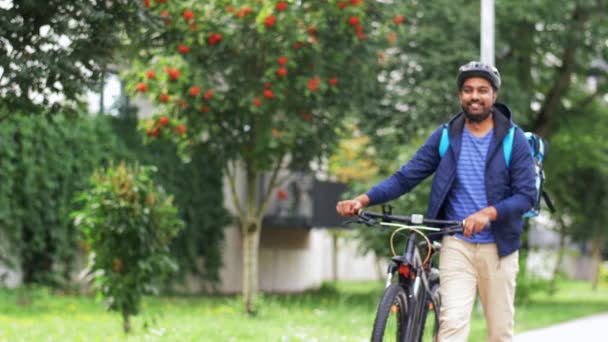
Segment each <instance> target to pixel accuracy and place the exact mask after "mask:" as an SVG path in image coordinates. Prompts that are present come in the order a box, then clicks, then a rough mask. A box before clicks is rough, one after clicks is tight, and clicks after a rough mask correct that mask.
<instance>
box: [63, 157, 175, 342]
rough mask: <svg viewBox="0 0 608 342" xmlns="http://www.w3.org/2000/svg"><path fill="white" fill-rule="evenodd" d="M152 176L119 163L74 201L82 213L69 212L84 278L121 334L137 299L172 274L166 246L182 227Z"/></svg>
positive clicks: (150, 170) (145, 170) (127, 327)
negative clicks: (84, 257) (116, 318)
mask: <svg viewBox="0 0 608 342" xmlns="http://www.w3.org/2000/svg"><path fill="white" fill-rule="evenodd" d="M154 171H155V169H154V168H151V167H140V166H139V165H136V166H134V167H133V166H127V165H126V164H125V163H124V162H123V163H121V164H120V165H119V166H117V167H115V166H113V165H111V166H110V167H108V168H107V170H103V171H99V172H96V173H95V174H93V176H92V177H91V180H90V188H89V189H87V190H86V191H84V192H83V193H82V194H81V195H80V196H78V197H77V199H78V200H79V201H80V202H81V203H82V204H83V208H82V209H80V211H77V212H74V213H73V216H74V217H75V220H74V221H75V224H76V226H77V227H78V228H79V229H80V232H81V233H82V235H83V237H84V239H83V240H84V245H85V247H86V249H87V251H88V252H89V265H88V273H89V275H91V276H92V278H93V279H94V280H95V285H96V286H97V287H98V290H99V292H100V293H101V295H102V296H103V297H104V299H105V300H106V302H107V306H108V309H110V310H113V311H117V312H120V313H121V314H122V318H123V329H124V331H125V332H127V333H128V332H130V331H131V324H130V316H133V315H136V314H137V313H138V312H139V309H140V304H141V298H142V296H143V295H144V294H145V293H150V292H152V293H155V292H158V288H157V286H158V283H159V280H162V278H163V277H165V276H167V275H168V274H170V273H171V272H174V271H176V270H177V265H176V264H175V262H174V261H173V260H172V259H171V257H170V253H169V245H170V243H171V240H172V239H173V238H174V237H175V236H176V235H177V233H178V232H179V230H180V229H182V228H183V226H184V223H183V221H181V220H180V219H179V216H178V213H177V208H175V206H174V205H173V197H171V196H168V195H167V194H166V193H165V191H164V190H163V189H162V188H160V187H157V186H156V185H155V184H154V181H153V179H152V173H153V172H154Z"/></svg>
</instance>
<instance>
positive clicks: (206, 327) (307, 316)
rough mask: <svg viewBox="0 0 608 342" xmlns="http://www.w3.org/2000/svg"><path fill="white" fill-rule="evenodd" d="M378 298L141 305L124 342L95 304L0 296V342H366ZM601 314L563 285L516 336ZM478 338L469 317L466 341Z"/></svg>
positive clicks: (349, 287)
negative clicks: (254, 305)
mask: <svg viewBox="0 0 608 342" xmlns="http://www.w3.org/2000/svg"><path fill="white" fill-rule="evenodd" d="M381 291H382V285H381V284H378V283H339V284H337V285H335V286H328V287H326V288H324V289H322V290H320V291H312V292H307V293H304V294H298V295H266V296H262V297H261V298H260V303H261V304H262V305H261V309H260V311H259V314H258V315H257V316H256V317H253V318H249V317H247V316H245V315H244V314H243V313H242V309H241V301H240V298H238V297H221V296H216V297H162V298H152V297H148V298H145V300H144V302H143V312H142V314H141V315H140V316H137V317H136V318H134V319H133V322H132V325H133V329H134V332H133V333H132V334H130V335H129V336H125V335H124V334H123V333H122V330H121V326H122V325H121V320H120V316H119V315H118V314H115V313H107V312H105V310H104V308H103V305H102V303H101V302H100V301H98V300H96V299H95V298H89V297H78V296H62V295H57V294H51V293H50V292H49V291H48V290H45V289H36V290H35V291H31V292H28V294H29V296H24V291H23V290H0V341H368V340H369V335H370V330H371V325H372V322H373V319H374V310H375V307H376V304H377V300H378V299H379V296H380V293H381ZM25 297H30V298H31V301H27V300H24V299H23V298H25ZM606 311H608V288H600V289H599V290H598V291H597V292H592V291H591V290H590V285H589V284H588V283H579V282H563V283H561V285H560V288H559V292H558V293H557V294H556V295H555V296H554V297H552V298H549V297H547V296H546V295H544V294H537V295H535V296H534V297H533V298H532V300H531V301H530V302H529V303H527V304H525V305H521V306H518V308H517V316H516V330H517V331H518V332H520V331H524V330H528V329H534V328H538V327H542V326H546V325H550V324H553V323H557V322H560V321H565V320H569V319H573V318H577V317H582V316H586V315H590V314H594V313H598V312H606ZM484 337H485V325H484V322H483V317H482V314H481V312H480V311H478V310H475V312H474V314H473V321H472V328H471V338H470V341H483V340H484Z"/></svg>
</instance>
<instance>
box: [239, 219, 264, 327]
mask: <svg viewBox="0 0 608 342" xmlns="http://www.w3.org/2000/svg"><path fill="white" fill-rule="evenodd" d="M242 231H243V300H244V302H245V311H246V312H247V313H248V314H250V315H251V314H255V311H256V307H255V304H256V297H257V294H258V284H259V275H258V270H259V267H258V265H259V258H258V256H259V249H260V232H261V229H260V225H259V224H258V223H256V222H251V223H245V225H244V226H243V227H242Z"/></svg>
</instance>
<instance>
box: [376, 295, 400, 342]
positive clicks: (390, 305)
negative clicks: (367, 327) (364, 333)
mask: <svg viewBox="0 0 608 342" xmlns="http://www.w3.org/2000/svg"><path fill="white" fill-rule="evenodd" d="M408 314H409V310H408V302H407V294H406V293H405V290H404V289H403V288H402V287H401V286H400V285H399V284H392V285H390V286H389V287H387V288H386V290H384V294H383V295H382V300H381V301H380V304H379V305H378V310H377V312H376V319H375V320H374V329H373V331H372V339H371V341H372V342H381V341H401V340H402V339H403V337H404V335H405V331H406V329H407V322H408Z"/></svg>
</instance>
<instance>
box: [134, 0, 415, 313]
mask: <svg viewBox="0 0 608 342" xmlns="http://www.w3.org/2000/svg"><path fill="white" fill-rule="evenodd" d="M150 11H152V12H153V13H156V14H158V15H159V16H160V17H161V18H163V22H164V24H165V28H166V29H165V31H164V33H163V35H162V41H163V42H164V47H163V48H162V49H151V50H149V53H148V54H142V56H143V57H142V58H141V60H140V61H136V62H134V64H133V68H132V69H131V70H130V71H129V72H128V74H127V78H128V79H129V80H130V83H129V85H128V89H131V90H132V91H137V92H139V93H142V94H145V95H147V96H149V97H150V98H151V99H153V100H154V101H155V102H156V103H158V104H159V106H158V107H157V108H156V109H157V112H156V115H155V116H154V118H152V119H149V120H146V121H145V122H144V124H143V125H142V126H143V129H145V131H146V134H147V136H148V138H149V139H167V140H170V141H173V142H175V143H177V144H179V145H180V146H181V147H182V150H183V151H186V152H187V151H188V150H189V148H191V147H192V146H194V145H195V144H199V143H202V144H205V145H207V146H208V147H209V148H210V149H211V150H212V151H214V152H215V153H217V154H218V155H221V156H223V158H224V159H225V160H226V161H227V162H226V165H225V167H224V171H225V173H226V175H227V178H228V180H229V184H230V189H231V192H232V199H233V202H234V207H235V210H236V213H237V217H238V224H239V226H240V228H241V233H242V239H243V259H244V260H243V264H244V268H243V281H244V284H243V294H244V304H245V309H246V311H247V312H249V313H253V312H254V311H255V298H256V294H257V292H258V249H259V238H260V231H261V228H262V227H261V222H262V218H263V216H264V212H265V210H266V206H267V204H268V201H269V198H270V197H271V196H273V195H274V190H275V189H276V188H277V186H278V185H279V184H280V183H281V179H280V177H279V176H278V175H279V170H281V169H283V168H285V167H288V168H290V169H293V170H302V169H308V167H309V164H310V162H311V161H312V160H313V159H319V160H323V158H324V157H326V156H327V155H328V154H329V153H330V152H331V151H332V149H333V148H334V146H335V145H336V142H337V139H338V134H339V132H341V131H342V129H343V121H342V120H343V118H344V117H345V115H346V113H348V112H351V111H353V110H356V109H358V110H364V109H367V108H377V107H378V106H379V101H380V100H382V99H383V94H384V90H385V88H386V80H383V79H382V78H379V77H378V75H379V74H381V73H382V72H386V68H387V67H389V66H390V65H391V63H393V62H392V60H393V59H395V58H397V56H394V55H392V54H391V53H390V50H387V48H388V47H390V46H391V44H396V41H397V38H398V37H399V35H400V34H402V33H403V32H404V31H405V30H406V29H405V26H404V25H403V23H404V17H403V16H401V15H395V14H393V13H398V8H397V5H391V4H387V3H385V2H379V1H366V2H363V1H362V0H350V1H348V2H347V1H330V0H328V1H311V2H307V1H302V2H299V1H298V2H287V1H256V2H254V1H245V0H243V1H220V0H218V1H210V2H201V1H179V2H177V1H157V2H156V3H154V4H151V6H150ZM241 167H242V169H243V170H244V178H245V189H246V190H245V193H244V194H241V193H239V189H238V188H237V185H236V183H237V181H236V180H237V169H239V168H241ZM264 172H270V180H269V184H267V185H266V186H265V187H260V186H258V179H259V177H260V175H261V174H262V173H264Z"/></svg>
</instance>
